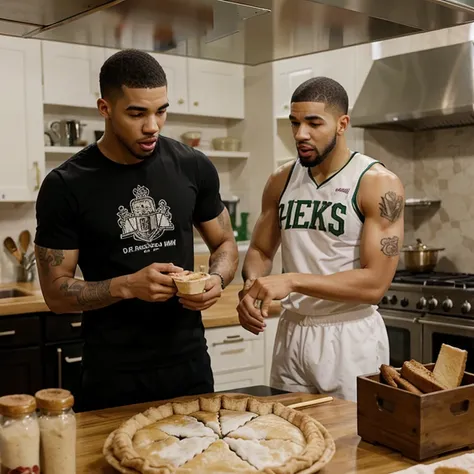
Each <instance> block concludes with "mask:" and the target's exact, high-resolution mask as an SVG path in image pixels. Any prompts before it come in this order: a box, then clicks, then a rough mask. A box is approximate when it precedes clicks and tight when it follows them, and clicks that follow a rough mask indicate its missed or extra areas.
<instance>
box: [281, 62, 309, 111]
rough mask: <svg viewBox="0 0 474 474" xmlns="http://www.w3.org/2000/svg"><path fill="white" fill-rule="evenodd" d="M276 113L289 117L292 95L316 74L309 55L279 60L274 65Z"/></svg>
mask: <svg viewBox="0 0 474 474" xmlns="http://www.w3.org/2000/svg"><path fill="white" fill-rule="evenodd" d="M273 68H274V69H273V77H274V91H275V92H274V113H275V115H276V117H279V118H283V117H284V118H288V115H289V114H290V101H291V96H292V95H293V92H294V91H295V89H296V88H297V87H298V86H299V85H300V84H302V83H303V82H304V81H306V80H308V79H311V78H312V77H313V76H314V71H313V67H312V65H311V61H310V60H309V56H304V57H301V58H293V59H286V60H282V61H277V62H276V63H275V64H274V66H273Z"/></svg>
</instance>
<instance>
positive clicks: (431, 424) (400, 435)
mask: <svg viewBox="0 0 474 474" xmlns="http://www.w3.org/2000/svg"><path fill="white" fill-rule="evenodd" d="M466 360H467V352H466V351H463V350H461V349H458V348H455V347H452V346H449V345H447V344H443V346H442V347H441V350H440V352H439V354H438V357H437V359H436V363H435V364H427V365H423V364H421V363H420V362H418V361H416V360H410V361H406V362H405V363H404V364H403V366H402V367H401V369H395V368H394V367H391V366H389V365H382V366H381V367H380V373H377V374H371V375H366V376H360V377H358V378H357V424H358V433H359V436H361V438H362V439H363V440H365V441H367V442H370V443H374V444H382V445H384V446H387V447H389V448H392V449H394V450H397V451H400V452H401V453H402V454H403V455H405V456H406V457H408V458H411V459H414V460H416V461H422V460H424V459H427V458H430V457H432V456H436V455H440V454H444V453H447V452H450V451H453V450H456V449H460V448H464V447H467V446H471V445H473V446H474V430H473V429H472V426H474V375H473V374H469V373H467V372H465V368H466Z"/></svg>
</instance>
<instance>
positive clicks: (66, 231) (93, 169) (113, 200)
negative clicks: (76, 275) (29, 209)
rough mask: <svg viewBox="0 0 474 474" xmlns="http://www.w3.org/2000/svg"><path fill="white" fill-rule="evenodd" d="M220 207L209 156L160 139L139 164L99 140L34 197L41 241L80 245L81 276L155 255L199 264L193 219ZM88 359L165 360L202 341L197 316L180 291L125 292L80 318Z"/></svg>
mask: <svg viewBox="0 0 474 474" xmlns="http://www.w3.org/2000/svg"><path fill="white" fill-rule="evenodd" d="M223 209H224V205H223V203H222V201H221V198H220V195H219V177H218V174H217V170H216V169H215V167H214V165H213V164H212V163H211V162H210V160H209V159H208V158H207V157H206V156H205V155H203V154H202V153H200V152H199V151H197V150H194V149H193V148H190V147H188V146H186V145H184V144H181V143H179V142H177V141H175V140H172V139H170V138H166V137H160V139H159V140H158V145H157V147H156V151H155V153H154V155H153V156H151V157H149V158H147V159H146V160H143V162H141V163H137V164H133V165H121V164H118V163H115V162H113V161H111V160H109V159H108V158H106V157H105V156H104V155H103V154H102V153H101V152H100V150H99V148H98V146H97V145H96V144H93V145H90V146H88V147H87V148H85V149H84V150H82V151H81V152H79V153H78V154H77V155H75V156H73V157H72V158H70V159H69V160H67V161H66V162H65V163H63V164H62V165H60V166H59V167H58V168H56V169H55V170H53V171H51V172H50V173H49V174H48V175H47V176H46V178H45V180H44V182H43V184H42V186H41V189H40V192H39V195H38V200H37V204H36V213H37V231H36V238H35V243H36V244H37V245H39V246H41V247H46V248H52V249H62V250H71V249H79V263H78V264H79V267H80V268H81V271H82V273H83V276H84V280H85V281H101V280H107V279H109V278H114V277H118V276H121V275H126V274H130V273H134V272H136V271H138V270H141V269H142V268H145V267H147V266H148V265H150V264H152V263H154V262H162V263H169V262H171V263H174V264H175V265H177V266H180V267H183V268H184V269H187V270H192V269H193V266H194V252H193V223H199V222H205V221H208V220H211V219H214V218H215V217H217V216H218V215H219V214H220V213H221V212H222V210H223ZM83 335H84V338H85V341H86V345H85V348H84V358H83V360H84V365H85V366H87V365H88V364H97V363H100V364H104V365H106V366H107V365H110V366H117V367H121V368H130V369H132V370H133V369H134V368H137V367H138V366H141V365H143V364H146V365H147V367H151V366H153V365H155V366H159V365H166V364H169V363H170V361H176V360H179V359H180V358H185V357H186V356H187V355H188V354H190V353H192V352H193V351H194V352H196V351H199V350H202V349H203V348H204V345H205V340H204V328H203V326H202V322H201V314H200V313H199V312H196V311H190V310H187V309H185V308H183V307H182V305H181V304H180V303H179V302H178V298H176V297H174V298H171V299H170V300H168V301H167V302H164V303H148V302H145V301H142V300H139V299H133V300H125V301H121V302H118V303H115V304H113V305H111V306H108V307H106V308H102V309H99V310H94V311H87V312H85V313H84V317H83Z"/></svg>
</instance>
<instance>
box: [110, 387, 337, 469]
mask: <svg viewBox="0 0 474 474" xmlns="http://www.w3.org/2000/svg"><path fill="white" fill-rule="evenodd" d="M103 452H104V455H105V457H106V459H107V461H108V462H109V464H111V465H112V466H113V467H114V468H115V469H117V470H118V471H120V472H123V473H126V474H137V473H140V474H191V473H199V474H207V473H213V474H219V473H220V474H230V473H240V474H247V473H248V474H251V473H252V474H254V473H258V472H265V473H267V474H297V473H301V474H303V473H304V474H310V473H314V472H317V471H318V470H320V469H321V468H322V467H323V466H325V465H326V464H327V463H328V462H329V461H330V460H331V458H332V456H333V455H334V452H335V445H334V441H333V439H332V437H331V436H330V435H329V433H328V432H327V430H326V429H325V428H324V427H323V426H322V425H321V424H320V423H318V422H317V421H316V420H314V419H313V418H311V417H310V416H308V415H304V414H303V413H300V412H297V411H296V410H292V409H290V408H287V407H285V406H284V405H282V404H281V403H278V402H262V401H259V400H257V399H256V398H254V397H230V396H226V395H212V396H203V397H200V398H197V399H195V400H191V401H177V402H170V403H166V404H164V405H161V406H160V407H157V408H150V409H148V410H147V411H145V412H144V413H139V414H138V415H135V416H134V417H132V418H131V419H129V420H128V421H126V422H125V423H123V424H122V425H121V426H120V427H119V428H118V429H117V430H115V431H114V432H112V433H111V434H110V435H109V437H108V438H107V441H106V442H105V444H104V451H103Z"/></svg>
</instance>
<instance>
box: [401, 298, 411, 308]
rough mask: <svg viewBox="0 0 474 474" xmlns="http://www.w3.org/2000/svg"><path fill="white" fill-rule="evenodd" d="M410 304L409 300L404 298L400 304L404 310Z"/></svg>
mask: <svg viewBox="0 0 474 474" xmlns="http://www.w3.org/2000/svg"><path fill="white" fill-rule="evenodd" d="M408 303H409V301H408V298H403V299H402V301H400V304H401V305H402V306H403V307H404V308H406V307H407V306H408Z"/></svg>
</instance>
